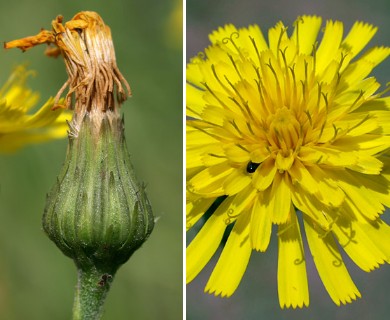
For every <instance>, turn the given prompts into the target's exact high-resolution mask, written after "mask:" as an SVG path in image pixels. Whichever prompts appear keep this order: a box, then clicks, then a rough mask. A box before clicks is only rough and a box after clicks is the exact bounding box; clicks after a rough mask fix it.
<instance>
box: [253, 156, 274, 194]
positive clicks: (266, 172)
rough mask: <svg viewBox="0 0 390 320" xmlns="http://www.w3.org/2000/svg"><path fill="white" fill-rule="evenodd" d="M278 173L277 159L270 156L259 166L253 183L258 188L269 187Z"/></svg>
mask: <svg viewBox="0 0 390 320" xmlns="http://www.w3.org/2000/svg"><path fill="white" fill-rule="evenodd" d="M275 174H276V166H275V160H274V159H272V158H268V159H267V160H265V161H264V162H263V163H262V164H260V166H259V167H258V168H257V170H256V171H255V173H254V174H253V180H252V181H253V185H254V187H255V188H256V189H257V190H260V191H262V190H265V189H267V188H268V187H269V186H270V185H271V183H272V181H273V180H274V177H275Z"/></svg>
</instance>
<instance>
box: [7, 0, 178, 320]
mask: <svg viewBox="0 0 390 320" xmlns="http://www.w3.org/2000/svg"><path fill="white" fill-rule="evenodd" d="M176 3H177V1H172V0H170V1H162V2H157V1H152V0H146V1H125V0H113V1H110V2H108V1H104V0H96V1H52V0H36V1H27V0H24V1H17V2H15V1H13V2H5V1H1V2H0V40H1V41H9V40H13V39H16V38H20V37H24V36H28V35H33V34H36V33H37V32H39V30H40V28H46V29H48V28H50V26H51V25H50V23H51V21H52V20H53V19H54V18H55V17H56V15H58V14H62V15H63V16H64V20H65V21H68V20H70V19H71V18H72V17H73V15H74V14H76V13H77V12H79V11H82V10H92V11H97V12H98V13H99V14H100V15H101V16H102V18H103V20H104V21H105V22H106V24H107V25H109V26H110V27H111V30H112V34H113V39H114V44H115V49H116V54H117V62H118V66H119V68H120V70H121V71H122V73H123V74H124V76H125V77H126V79H127V80H128V81H129V83H130V86H131V88H132V91H133V97H132V98H131V99H129V100H128V101H127V102H126V103H125V104H124V106H123V108H122V110H123V113H124V117H125V125H126V139H127V143H128V147H129V150H130V153H131V155H132V161H133V165H134V167H135V170H136V172H137V176H138V178H139V180H141V181H144V182H145V183H146V184H147V191H148V195H149V198H150V200H151V202H152V206H153V210H154V214H155V216H156V217H159V220H158V222H157V224H156V226H155V230H154V231H153V233H152V235H151V237H150V239H149V240H148V241H147V242H146V243H145V244H144V246H143V247H142V248H141V249H140V250H139V251H138V252H136V253H135V254H134V256H133V257H132V258H131V260H130V261H129V262H128V263H127V264H126V265H124V266H123V267H122V268H121V269H120V270H119V271H118V273H117V276H116V279H115V281H114V284H113V286H112V288H111V292H110V294H109V296H108V299H107V302H106V306H105V310H106V311H105V314H104V319H118V320H121V319H129V318H132V319H181V318H182V44H181V38H180V37H178V36H177V33H178V30H181V25H177V26H176V28H177V29H176V30H171V29H172V24H170V23H171V22H170V17H171V12H172V11H173V10H174V5H175V4H176ZM179 33H180V32H179ZM44 49H45V48H44V46H42V47H37V48H33V49H31V50H30V51H27V52H25V53H21V52H20V51H18V50H11V51H2V52H1V53H0V68H1V71H2V72H1V73H0V84H1V83H4V81H5V80H6V79H7V77H8V75H9V73H10V72H11V70H12V67H13V66H16V65H17V64H20V63H25V62H29V67H30V68H31V69H34V70H36V71H37V74H38V75H37V76H36V77H35V78H34V79H30V81H29V85H30V86H32V87H33V88H34V89H35V90H38V91H40V92H41V101H40V102H41V103H43V102H44V101H46V100H47V98H48V97H49V96H53V95H55V94H56V93H57V91H58V89H59V88H60V87H61V86H62V84H63V83H64V81H65V79H66V77H67V76H66V73H65V67H64V64H63V61H62V60H61V59H51V58H47V57H45V56H44V55H43V51H44ZM66 145H67V141H66V140H61V141H53V142H49V143H47V144H44V145H34V146H29V147H27V148H25V149H23V150H20V152H18V153H16V154H13V155H0V320H3V319H4V320H19V319H30V320H33V319H42V320H45V319H58V320H61V319H70V318H71V308H72V304H73V290H74V286H75V284H76V269H75V267H74V266H73V262H72V261H71V260H70V259H69V258H67V257H65V256H63V255H62V254H61V253H60V252H59V250H58V249H57V248H56V247H55V246H54V244H52V243H51V241H49V240H48V239H47V238H46V236H45V235H44V233H43V231H42V228H41V216H42V212H43V207H44V203H45V194H46V193H47V192H48V191H49V190H50V188H51V186H52V184H53V183H54V181H55V179H56V176H57V174H58V173H59V170H60V167H61V165H62V163H63V160H64V157H65V151H66Z"/></svg>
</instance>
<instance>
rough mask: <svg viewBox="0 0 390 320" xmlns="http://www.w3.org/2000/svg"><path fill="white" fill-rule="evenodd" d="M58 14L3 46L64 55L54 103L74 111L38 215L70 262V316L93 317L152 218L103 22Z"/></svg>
mask: <svg viewBox="0 0 390 320" xmlns="http://www.w3.org/2000/svg"><path fill="white" fill-rule="evenodd" d="M62 20H63V19H62V17H61V16H58V17H57V18H56V19H55V20H54V21H53V23H52V26H53V31H47V30H42V31H41V32H40V33H39V34H38V35H36V36H33V37H27V38H24V39H20V40H15V41H11V42H8V43H6V44H5V47H6V48H12V47H18V48H20V49H22V50H27V49H29V48H31V47H33V46H35V45H37V44H41V43H47V44H49V45H52V44H54V45H55V46H54V47H52V46H50V47H49V49H48V51H47V52H46V53H47V54H48V55H54V56H57V55H59V54H61V55H62V56H63V57H64V61H65V65H66V69H67V73H68V75H69V78H68V80H67V81H66V82H65V84H64V85H63V87H62V88H61V89H60V91H59V92H58V94H57V96H56V98H55V103H56V108H67V109H71V110H74V113H73V118H72V120H71V122H70V123H69V134H68V136H69V145H68V150H67V155H66V160H65V163H64V166H63V168H62V171H61V172H60V175H59V176H58V179H57V182H56V184H55V185H54V187H53V189H52V190H51V192H50V193H49V195H48V197H47V201H46V208H45V211H44V215H43V219H42V223H43V228H44V230H45V232H46V233H47V235H48V237H49V238H50V239H51V240H52V241H53V242H54V243H55V244H56V245H57V246H58V248H59V249H60V250H61V251H62V252H63V253H64V254H65V255H67V256H68V257H70V258H72V259H73V260H74V262H75V264H76V266H77V269H78V285H77V287H76V292H75V300H74V308H73V319H77V320H79V319H80V320H81V319H82V320H90V319H91V320H92V319H100V318H101V315H102V312H103V304H104V300H105V297H106V295H107V293H108V291H109V288H110V285H111V282H112V280H113V278H114V275H115V273H116V271H117V270H118V268H119V267H120V266H121V265H122V264H123V263H125V262H126V261H127V260H128V259H129V258H130V256H131V255H132V254H133V253H134V251H135V250H137V249H138V248H139V247H140V246H141V245H142V243H143V242H144V241H145V240H146V239H147V238H148V236H149V235H150V233H151V231H152V229H153V225H154V220H153V214H152V210H151V206H150V203H149V201H148V198H147V195H146V193H145V187H144V186H142V185H140V184H139V183H138V181H137V179H136V177H135V174H134V170H133V167H132V164H131V162H130V156H129V153H128V151H127V147H126V142H125V137H124V123H123V119H122V118H121V116H120V112H119V108H120V106H121V104H122V103H123V101H125V100H126V99H127V97H128V96H130V95H131V93H130V86H129V84H128V83H127V81H126V80H125V79H124V77H123V76H122V74H121V72H120V71H119V69H118V67H117V65H116V60H115V52H114V46H113V43H112V39H111V32H110V29H109V27H108V26H106V25H105V24H104V22H103V20H102V19H101V17H100V16H99V15H98V14H97V13H95V12H88V11H86V12H80V13H78V14H76V15H75V16H74V17H73V19H72V20H70V21H68V22H66V23H65V24H63V23H62ZM67 87H69V91H68V93H67V95H66V97H65V100H64V103H63V104H60V103H59V101H60V97H61V96H62V93H63V92H64V91H65V89H66V88H67ZM73 101H74V103H73Z"/></svg>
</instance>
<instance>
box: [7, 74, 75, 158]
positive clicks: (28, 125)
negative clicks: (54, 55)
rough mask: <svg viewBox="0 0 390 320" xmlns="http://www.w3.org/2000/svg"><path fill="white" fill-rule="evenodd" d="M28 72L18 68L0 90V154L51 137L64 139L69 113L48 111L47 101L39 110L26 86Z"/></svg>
mask: <svg viewBox="0 0 390 320" xmlns="http://www.w3.org/2000/svg"><path fill="white" fill-rule="evenodd" d="M31 74H33V72H32V71H28V70H26V68H25V67H24V66H18V67H17V68H16V69H15V70H14V71H13V73H12V74H11V76H10V77H9V79H8V80H7V82H6V83H5V84H4V85H3V87H2V88H1V89H0V153H7V152H12V151H15V150H17V149H18V148H20V147H22V146H24V145H26V144H30V143H38V142H43V141H47V140H50V139H55V138H65V137H66V134H67V133H66V132H67V129H68V126H67V124H66V120H68V119H69V120H70V112H68V111H64V110H63V109H59V110H52V109H53V107H54V99H53V98H50V99H49V100H48V101H47V102H46V103H45V104H44V105H43V106H42V107H41V108H40V109H39V110H37V111H35V112H31V110H32V109H34V107H35V106H36V104H37V102H38V99H39V94H38V93H37V92H34V91H32V90H31V89H29V88H28V87H27V86H26V80H27V78H28V76H29V75H31Z"/></svg>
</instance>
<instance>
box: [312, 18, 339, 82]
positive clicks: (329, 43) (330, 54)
mask: <svg viewBox="0 0 390 320" xmlns="http://www.w3.org/2000/svg"><path fill="white" fill-rule="evenodd" d="M342 37H343V24H342V23H341V22H340V21H330V20H329V21H327V22H326V26H325V32H324V35H323V37H322V41H321V44H320V46H319V48H318V50H317V61H316V71H317V73H318V74H321V73H322V72H323V71H324V70H325V68H326V67H327V66H328V65H329V62H330V61H332V60H333V59H334V57H335V56H336V54H337V52H338V49H339V47H340V44H341V40H342ZM337 58H339V57H337Z"/></svg>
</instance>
